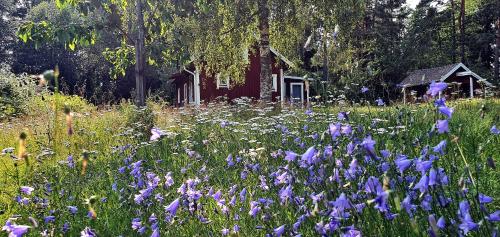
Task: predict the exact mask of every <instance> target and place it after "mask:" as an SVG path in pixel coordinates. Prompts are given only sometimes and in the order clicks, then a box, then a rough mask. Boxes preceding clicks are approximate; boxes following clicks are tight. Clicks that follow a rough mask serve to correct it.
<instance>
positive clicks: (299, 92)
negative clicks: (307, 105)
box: [290, 83, 304, 102]
mask: <svg viewBox="0 0 500 237" xmlns="http://www.w3.org/2000/svg"><path fill="white" fill-rule="evenodd" d="M290 97H291V100H292V102H304V84H302V83H290Z"/></svg>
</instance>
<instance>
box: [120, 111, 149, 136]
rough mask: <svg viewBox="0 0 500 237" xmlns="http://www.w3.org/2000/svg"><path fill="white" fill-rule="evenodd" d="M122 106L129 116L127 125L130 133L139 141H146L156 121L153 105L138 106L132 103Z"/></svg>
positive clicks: (127, 116)
mask: <svg viewBox="0 0 500 237" xmlns="http://www.w3.org/2000/svg"><path fill="white" fill-rule="evenodd" d="M121 106H122V107H121V109H122V110H123V112H124V114H125V115H126V118H127V122H126V126H127V128H128V129H129V135H131V137H132V138H134V139H136V140H138V141H146V140H147V139H148V138H149V137H150V135H151V129H152V128H153V126H154V123H155V115H154V113H153V110H152V109H151V107H150V106H146V107H143V108H138V107H137V106H135V105H132V104H122V105H121Z"/></svg>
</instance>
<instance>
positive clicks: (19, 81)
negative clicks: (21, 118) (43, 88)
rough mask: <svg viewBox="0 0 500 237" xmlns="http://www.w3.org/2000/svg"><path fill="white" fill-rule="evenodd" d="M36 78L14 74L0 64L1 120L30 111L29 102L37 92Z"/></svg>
mask: <svg viewBox="0 0 500 237" xmlns="http://www.w3.org/2000/svg"><path fill="white" fill-rule="evenodd" d="M36 87H37V86H36V84H35V82H34V80H33V79H32V78H30V77H28V76H27V75H14V74H13V73H11V72H10V70H9V69H8V68H7V67H6V66H5V65H0V120H2V119H6V118H9V117H11V116H15V115H20V114H23V113H26V112H28V111H29V110H28V109H27V104H28V102H29V100H30V98H31V97H32V96H34V95H35V93H36Z"/></svg>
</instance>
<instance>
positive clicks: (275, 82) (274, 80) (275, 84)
mask: <svg viewBox="0 0 500 237" xmlns="http://www.w3.org/2000/svg"><path fill="white" fill-rule="evenodd" d="M273 91H274V92H277V91H278V74H273Z"/></svg>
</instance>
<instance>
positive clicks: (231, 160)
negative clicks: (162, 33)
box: [0, 100, 500, 236]
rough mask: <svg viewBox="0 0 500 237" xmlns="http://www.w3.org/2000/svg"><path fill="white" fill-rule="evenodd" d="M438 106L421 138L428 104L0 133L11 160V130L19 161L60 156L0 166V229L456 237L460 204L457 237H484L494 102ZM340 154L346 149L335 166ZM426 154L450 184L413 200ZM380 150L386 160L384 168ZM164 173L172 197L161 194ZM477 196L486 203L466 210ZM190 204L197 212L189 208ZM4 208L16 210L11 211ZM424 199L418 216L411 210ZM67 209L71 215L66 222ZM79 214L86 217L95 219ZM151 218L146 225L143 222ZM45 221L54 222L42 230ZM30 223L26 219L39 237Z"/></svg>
mask: <svg viewBox="0 0 500 237" xmlns="http://www.w3.org/2000/svg"><path fill="white" fill-rule="evenodd" d="M448 106H450V107H453V108H454V109H455V113H454V114H453V117H452V119H451V120H450V122H449V126H450V131H449V133H445V134H437V133H436V132H435V131H432V130H433V126H434V124H435V121H436V119H438V118H440V117H441V115H439V113H437V112H436V109H435V108H434V106H433V105H431V104H429V105H419V106H394V107H344V108H332V107H322V106H318V107H316V108H314V109H313V110H312V111H307V112H306V111H305V110H302V109H293V108H279V107H269V108H259V107H252V106H247V105H238V106H229V105H221V104H217V105H214V106H210V107H209V108H205V109H199V110H179V111H177V110H172V109H168V110H165V109H164V108H161V107H159V106H158V105H154V106H153V107H154V108H155V109H154V111H155V114H156V117H157V118H156V122H157V126H158V127H160V128H162V129H163V130H165V134H164V136H163V137H162V138H161V139H160V140H159V141H153V142H140V141H137V140H134V139H132V138H131V137H135V136H133V134H130V133H129V132H127V131H131V129H132V128H130V127H127V126H126V124H127V119H126V114H127V113H129V112H130V111H129V110H130V108H128V107H126V106H124V107H118V108H114V109H110V110H106V111H102V110H96V109H94V108H91V107H89V108H86V109H82V110H81V111H79V112H76V110H75V114H77V115H75V118H74V120H75V124H74V125H75V126H74V128H75V134H74V135H72V136H69V135H67V134H65V130H64V121H63V116H60V120H59V121H58V123H59V124H62V125H61V128H60V129H59V132H58V134H59V135H58V136H59V140H58V141H50V139H49V138H48V137H47V136H48V135H46V134H47V133H48V132H47V130H45V125H44V124H49V123H50V121H48V120H50V117H43V116H36V117H32V118H28V119H27V118H25V119H24V120H14V121H12V122H9V123H4V124H3V125H2V126H3V127H4V128H5V130H4V131H5V133H2V135H1V136H2V137H1V139H0V146H1V147H16V145H17V144H16V143H17V141H16V137H18V133H19V131H20V130H22V129H21V128H24V127H28V129H27V131H28V140H27V143H28V147H27V150H28V151H29V152H30V153H31V154H30V157H36V155H38V154H41V153H43V151H44V149H45V147H46V146H48V144H50V143H51V142H57V143H58V144H62V145H61V147H60V148H57V151H56V152H54V154H53V155H50V156H48V157H47V158H44V159H40V162H37V163H36V165H35V167H34V168H33V170H32V171H31V172H30V173H26V172H25V171H24V167H25V162H24V161H22V160H21V161H12V159H10V158H9V157H8V156H4V157H2V158H0V159H2V164H3V166H2V167H0V170H1V171H3V172H2V175H0V180H1V181H0V182H1V183H0V187H1V190H2V194H1V198H0V200H1V204H0V210H3V213H4V214H3V215H1V216H0V220H2V221H6V220H7V219H8V218H11V217H13V216H15V215H19V216H17V217H18V218H17V219H16V220H15V221H13V222H15V223H16V224H24V225H30V226H31V227H32V228H31V229H30V230H29V232H28V233H29V234H30V235H33V236H34V235H39V233H40V232H43V231H45V230H46V231H47V233H65V234H66V235H67V236H75V235H78V234H79V233H80V232H81V231H82V230H83V229H84V228H85V227H89V228H91V229H92V230H94V232H95V233H97V234H98V235H100V236H116V235H123V236H135V235H140V232H144V234H145V235H152V234H153V235H154V234H155V233H161V235H162V236H217V235H221V234H225V233H226V229H227V232H228V233H230V234H232V235H241V236H264V235H266V234H270V235H275V236H276V235H280V234H281V228H278V227H280V226H283V225H284V227H283V231H284V232H283V235H286V236H290V235H296V234H299V233H300V234H302V235H303V236H314V235H321V234H325V235H332V236H336V235H343V234H346V235H347V234H350V235H352V236H354V235H355V234H356V233H357V232H356V231H360V232H361V233H362V234H363V235H365V236H425V235H429V233H430V232H432V233H435V234H438V235H460V234H464V233H465V232H464V231H463V229H461V228H460V224H461V223H462V222H463V220H462V219H463V218H462V216H461V215H460V213H457V211H458V210H459V209H460V207H459V204H460V202H463V201H464V200H468V203H469V204H470V206H471V210H470V214H471V217H472V220H473V221H474V223H477V224H478V228H477V229H475V230H472V231H470V232H469V235H473V236H488V235H491V233H492V232H494V231H495V230H496V229H498V222H491V221H488V220H487V219H486V217H487V216H488V215H490V213H493V212H494V211H496V210H498V209H499V207H500V202H499V200H498V198H497V197H500V192H499V191H498V190H500V185H499V184H498V180H499V178H500V177H499V174H498V172H497V169H496V168H492V167H491V165H488V159H490V160H493V161H494V162H498V160H499V159H500V156H499V154H500V148H499V147H500V146H499V144H500V143H499V136H498V135H494V134H492V133H491V132H490V128H491V127H492V126H493V125H495V124H499V123H498V121H499V116H500V102H499V101H498V100H473V101H457V102H453V103H452V104H449V105H448ZM339 112H348V116H347V117H348V119H347V120H341V119H339V118H338V114H339ZM60 113H62V112H60ZM35 121H37V122H36V123H34V124H31V125H29V124H30V123H33V122H35ZM337 122H340V123H341V124H342V125H344V126H345V125H350V126H352V129H353V133H352V135H341V136H339V137H336V138H335V139H333V138H332V135H331V131H330V130H329V126H330V124H336V123H337ZM51 129H52V128H51ZM42 131H45V132H42ZM368 135H371V137H372V139H373V140H374V141H375V142H376V145H375V154H369V153H367V151H366V150H365V149H364V148H363V143H362V142H363V140H364V139H366V137H367V136H368ZM442 140H446V141H447V146H446V149H445V153H444V154H442V155H439V154H437V153H434V152H433V151H432V147H434V146H436V145H437V144H438V143H439V142H440V141H442ZM351 142H352V144H354V145H355V146H354V148H353V151H352V153H349V154H348V152H347V151H346V149H347V146H348V144H350V143H351ZM330 146H331V154H329V151H328V150H329V149H330ZM427 146H428V147H429V149H430V150H429V152H428V153H429V154H433V155H436V156H437V157H438V159H437V160H435V161H433V162H432V166H433V168H435V169H437V168H438V167H439V168H443V169H444V171H445V173H446V175H447V176H448V179H449V182H448V184H447V185H444V184H442V185H441V184H440V185H434V186H432V187H429V188H428V189H427V190H425V191H423V192H421V191H420V190H415V189H414V187H415V185H416V184H417V182H419V179H420V178H421V176H422V174H421V173H420V172H417V171H416V170H415V169H416V159H417V158H418V157H421V156H422V157H424V160H428V155H422V151H423V150H425V149H426V147H427ZM311 147H314V150H315V151H316V152H314V153H311V154H313V156H311V157H310V158H311V159H314V160H315V161H314V162H313V163H311V164H309V163H307V162H305V163H304V162H301V161H300V160H301V158H302V155H303V154H307V150H309V148H311ZM84 150H85V151H87V152H90V153H87V154H90V160H89V164H88V166H87V168H86V171H85V173H82V169H83V165H82V163H83V155H82V154H83V152H84ZM382 150H387V151H388V152H390V153H391V155H390V156H388V157H386V158H383V156H382V153H381V151H382ZM285 152H294V153H296V154H297V157H296V158H295V159H294V161H287V160H286V159H285V157H286V154H285ZM402 154H404V155H406V156H407V157H408V158H409V159H414V163H413V164H412V166H411V167H410V168H408V170H406V171H404V172H403V174H401V173H400V172H399V171H398V168H397V166H396V165H395V159H396V158H397V157H398V155H402ZM69 155H72V156H73V159H74V162H75V166H74V167H71V166H70V165H69V164H68V160H67V157H68V156H69ZM306 156H307V155H306ZM354 159H356V160H357V162H358V167H357V168H355V169H353V170H355V171H356V172H355V173H354V174H352V177H350V176H349V175H348V174H349V173H348V170H349V169H350V168H351V167H353V160H354ZM465 162H467V164H465ZM490 163H491V162H490ZM14 164H17V168H16V167H15V166H14ZM383 166H384V167H385V166H387V169H386V168H383ZM335 171H338V172H339V177H338V178H337V177H336V176H335ZM427 173H428V172H427ZM169 174H171V178H172V180H173V182H174V183H173V185H170V184H169V183H166V181H167V180H168V177H166V176H168V175H169ZM370 177H375V178H377V179H378V180H379V182H380V188H381V190H379V192H378V193H370V192H367V191H366V189H365V186H366V183H367V182H368V179H369V178H370ZM277 180H278V181H277ZM193 182H194V183H197V185H193ZM275 182H276V183H275ZM183 184H185V185H187V186H186V187H185V189H186V192H183V191H182V188H180V187H182V185H183ZM20 186H31V187H33V188H34V189H35V191H34V192H33V194H31V195H27V194H23V193H22V192H20V191H19V187H20ZM287 186H290V187H291V191H292V194H290V195H291V196H290V197H289V198H285V200H283V199H280V193H281V191H283V190H285V188H286V187H287ZM179 188H180V189H179ZM243 189H246V190H247V195H246V196H245V197H246V198H245V200H241V199H240V192H242V190H243ZM141 191H142V192H141ZM218 191H220V194H221V195H220V196H221V197H220V198H219V196H218V194H217V192H218ZM148 193H149V195H148ZM342 193H344V194H346V196H347V198H348V203H349V207H348V208H347V209H345V210H340V209H339V208H338V207H337V206H336V204H335V201H336V200H338V199H339V197H341V194H342ZM479 193H481V194H485V195H488V196H491V197H493V198H494V201H493V202H491V203H488V204H479V201H478V200H479V199H478V195H479ZM197 194H199V195H200V196H199V199H197V198H194V199H193V197H196V196H197ZM385 194H387V196H386V199H384V198H383V197H384V196H383V195H385ZM16 196H19V197H20V199H22V198H26V199H27V200H28V201H26V204H23V201H19V202H17V201H16ZM406 196H411V197H412V198H411V205H415V206H414V209H412V210H411V211H410V212H409V213H408V212H407V211H406V209H405V208H404V207H403V206H402V203H401V202H402V201H403V200H404V199H405V197H406ZM440 196H443V197H446V198H450V201H449V203H447V204H446V205H442V203H441V204H440V202H439V197H440ZM429 197H431V200H428V204H426V203H424V202H425V200H426V199H428V198H429ZM177 198H179V200H180V204H179V206H180V207H179V209H178V211H177V213H175V215H172V214H173V213H169V212H168V211H166V210H165V207H166V206H169V205H170V204H171V203H172V201H174V200H176V199H177ZM233 198H235V200H236V201H235V202H234V203H233V201H234V200H233ZM377 198H379V199H377ZM89 199H91V200H94V201H92V205H90V204H89V202H87V203H86V202H85V200H87V201H90V200H89ZM380 200H385V202H386V205H387V207H388V209H389V210H385V211H381V209H383V208H381V207H380V206H379V208H377V206H376V204H377V202H378V201H380ZM68 206H75V207H76V208H77V209H78V211H77V212H76V213H75V214H71V213H70V211H69V209H68ZM362 207H364V208H362ZM252 208H254V210H256V209H255V208H257V209H259V208H260V210H258V212H257V214H256V215H255V217H252V216H251V215H250V214H249V211H251V210H252ZM360 209H362V211H361V210H360ZM426 209H427V210H426ZM89 211H92V212H94V211H95V214H96V217H95V218H94V217H93V216H92V215H89V213H88V212H89ZM347 213H348V214H349V215H346V214H347ZM91 214H92V213H91ZM153 214H154V215H153ZM152 215H153V216H155V217H157V220H153V219H150V217H151V216H152ZM430 215H433V216H434V217H435V219H436V220H438V219H439V218H440V217H443V218H444V219H445V220H446V221H445V222H446V225H445V227H443V228H440V227H437V228H436V223H435V221H432V220H431V221H429V219H430V218H429V216H430ZM47 216H54V217H55V220H54V221H48V222H47V223H45V222H44V218H46V217H47ZM29 217H32V218H34V219H35V220H37V222H38V223H37V225H38V227H35V225H34V224H33V221H30V219H29ZM134 218H138V219H135V220H134ZM461 218H462V219H461ZM431 219H432V218H431ZM133 220H134V221H133ZM139 222H140V223H139ZM297 223H299V224H297ZM294 224H295V225H294ZM133 225H134V226H133ZM134 227H135V229H134ZM235 227H237V228H235ZM56 235H57V234H56ZM350 235H349V236H350Z"/></svg>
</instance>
